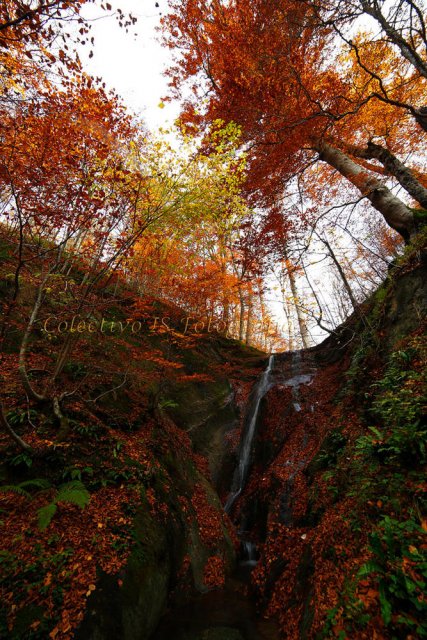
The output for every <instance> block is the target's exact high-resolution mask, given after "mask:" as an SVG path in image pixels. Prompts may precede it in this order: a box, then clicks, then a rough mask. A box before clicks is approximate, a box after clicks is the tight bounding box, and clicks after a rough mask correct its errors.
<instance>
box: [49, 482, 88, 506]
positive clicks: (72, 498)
mask: <svg viewBox="0 0 427 640" xmlns="http://www.w3.org/2000/svg"><path fill="white" fill-rule="evenodd" d="M89 500H90V493H89V491H88V490H87V489H86V487H85V486H84V484H83V483H82V482H78V481H73V482H67V483H66V484H62V485H61V486H60V487H59V488H58V493H57V494H56V496H55V499H54V503H55V504H57V503H58V502H70V503H71V504H75V505H77V506H78V507H80V509H84V508H85V507H86V506H87V505H88V504H89Z"/></svg>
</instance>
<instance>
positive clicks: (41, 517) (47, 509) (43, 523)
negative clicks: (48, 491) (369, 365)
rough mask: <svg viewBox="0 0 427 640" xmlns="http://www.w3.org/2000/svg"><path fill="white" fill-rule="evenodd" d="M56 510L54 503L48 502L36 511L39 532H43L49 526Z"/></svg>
mask: <svg viewBox="0 0 427 640" xmlns="http://www.w3.org/2000/svg"><path fill="white" fill-rule="evenodd" d="M57 508H58V507H57V506H56V504H55V503H54V502H50V503H49V504H46V505H45V506H44V507H42V508H41V509H39V510H38V511H37V516H38V526H39V529H40V530H41V531H44V530H45V529H47V527H48V526H49V525H50V523H51V521H52V518H53V516H54V515H55V513H56V510H57Z"/></svg>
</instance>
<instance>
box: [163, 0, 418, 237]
mask: <svg viewBox="0 0 427 640" xmlns="http://www.w3.org/2000/svg"><path fill="white" fill-rule="evenodd" d="M164 30H165V33H166V40H167V42H168V44H169V46H171V47H172V48H175V49H176V51H177V52H179V53H178V54H177V64H176V66H175V67H174V68H173V69H171V71H170V75H171V84H172V87H173V88H174V89H175V90H176V92H177V93H178V94H179V91H180V90H181V89H182V88H183V87H185V86H187V85H190V86H192V88H193V90H194V95H195V96H196V99H195V100H192V99H191V98H186V100H185V102H184V108H183V119H184V120H185V121H186V122H192V123H194V124H195V125H198V126H200V125H202V124H203V123H206V122H209V121H210V120H212V119H213V118H217V117H221V118H223V119H224V120H225V121H229V120H233V121H235V122H237V123H239V124H241V125H242V128H243V135H244V140H245V142H246V144H247V146H248V149H249V153H248V164H249V170H250V175H251V179H250V183H249V184H248V189H249V191H250V193H251V195H252V198H253V201H254V202H256V203H257V204H259V203H262V204H271V203H272V202H274V201H277V198H280V197H281V196H282V195H283V190H284V185H286V184H287V183H288V182H289V180H290V179H291V178H292V177H293V176H294V175H296V174H298V173H300V172H301V171H304V169H305V168H306V167H307V166H311V165H312V164H313V163H315V162H318V161H319V160H320V161H323V162H325V163H327V164H328V165H329V166H330V167H332V168H333V169H334V170H335V171H336V172H337V173H338V174H339V175H340V176H341V178H344V179H345V180H346V181H347V183H349V184H350V185H351V186H352V188H353V189H355V190H356V192H358V193H359V195H360V197H361V198H366V199H367V200H368V201H369V202H370V203H371V205H372V206H373V207H374V208H375V209H376V210H377V211H379V212H380V213H381V215H382V216H383V217H384V218H385V220H386V221H387V223H388V224H389V225H390V226H391V227H393V228H394V229H396V230H397V231H399V233H401V234H402V235H403V236H405V237H406V238H408V237H409V235H410V234H411V233H412V231H413V228H414V213H413V210H412V209H411V207H410V206H408V204H407V203H406V202H405V201H403V200H401V199H400V198H399V197H398V196H396V195H395V194H394V193H393V191H392V190H391V189H390V181H389V180H386V179H385V178H384V173H382V168H380V170H379V171H378V165H377V164H376V162H374V163H373V164H372V163H371V166H369V167H368V165H367V164H366V163H365V162H363V160H362V158H361V157H360V154H358V153H357V151H355V152H354V153H353V149H352V145H355V144H356V143H357V146H360V140H363V139H364V138H365V140H366V137H365V136H366V133H365V127H366V125H368V126H369V127H370V128H371V129H373V133H372V134H371V135H370V136H369V137H368V140H367V142H368V143H369V142H370V141H372V143H374V140H373V138H374V137H375V136H378V135H379V136H380V137H382V136H384V133H383V132H384V130H385V129H386V132H385V136H386V138H385V140H386V144H387V145H388V148H387V149H386V151H387V150H388V151H389V154H388V160H387V164H388V167H387V174H386V175H387V176H388V175H389V172H391V169H390V167H391V166H392V165H393V166H394V167H395V168H396V167H397V165H398V163H397V162H395V160H396V159H397V157H398V155H399V153H400V152H401V151H402V140H401V139H400V140H399V144H397V142H396V136H397V132H398V131H399V127H400V125H401V123H402V121H404V124H405V129H406V130H408V129H410V128H411V126H412V125H411V123H409V122H408V118H409V116H406V115H405V113H404V112H402V110H401V109H400V108H399V106H396V105H394V104H392V103H391V101H390V102H389V103H388V104H387V107H388V108H387V111H386V112H384V103H383V102H381V101H380V100H379V99H376V100H374V98H376V95H375V94H378V95H379V94H380V93H381V88H380V87H381V83H382V84H383V85H384V83H386V84H387V89H388V92H389V93H392V94H393V95H394V97H395V99H396V100H395V101H396V102H402V103H403V102H405V103H406V102H410V101H413V100H414V99H415V96H419V95H420V91H421V89H422V85H421V84H420V82H419V80H418V78H417V77H415V76H413V77H411V76H410V75H409V76H408V74H407V72H406V70H405V68H404V66H402V65H399V67H398V70H397V71H393V68H394V69H396V63H395V60H396V58H395V55H394V52H393V49H392V48H391V47H390V46H389V45H388V44H387V43H386V44H385V45H381V43H378V47H376V49H375V55H376V56H377V58H376V60H375V69H376V71H375V73H376V76H375V75H374V76H372V75H371V74H368V75H369V78H368V80H366V79H365V81H364V84H363V86H362V85H360V86H359V87H358V86H357V85H355V83H354V81H353V76H354V73H355V72H354V69H353V70H352V68H351V65H350V68H347V65H344V66H343V67H342V71H341V73H339V72H338V71H337V66H338V58H337V43H336V39H335V33H334V30H333V28H332V26H331V25H330V24H328V23H324V22H322V21H320V20H319V19H318V12H317V9H316V7H314V6H312V5H311V4H310V3H305V2H303V3H301V2H289V1H287V0H286V1H285V0H283V1H280V2H275V3H273V4H272V3H267V2H265V1H264V0H259V1H257V2H253V3H247V2H237V1H236V2H231V3H222V2H220V1H217V2H214V3H204V2H202V3H199V2H198V3H196V2H193V1H192V0H188V1H187V2H184V3H179V4H175V5H173V7H172V12H171V14H170V15H169V16H167V17H166V18H165V20H164ZM380 45H381V46H380ZM353 54H354V55H356V54H355V52H354V51H353ZM381 56H382V57H381ZM384 56H385V62H384ZM393 61H394V62H393ZM383 63H384V64H385V67H384V66H383V67H382V66H381V65H383ZM408 64H409V63H408ZM360 70H361V71H360ZM377 71H378V73H377ZM358 73H366V72H365V71H364V69H363V65H362V66H360V65H359V66H358ZM202 77H204V81H202V80H201V78H202ZM373 85H376V86H373ZM205 92H207V96H208V99H206V98H204V97H203V96H202V93H205ZM185 95H188V94H185ZM205 105H206V106H205ZM405 117H406V121H405ZM383 124H384V126H382V125H383ZM413 126H416V125H413ZM389 128H391V129H393V130H394V131H395V132H396V135H395V136H389V135H388V133H387V130H388V129H389ZM378 129H380V133H378ZM414 138H415V134H414V133H413V134H412V139H414ZM406 149H407V147H406ZM368 153H370V154H371V157H373V156H374V154H376V155H377V157H375V160H378V159H379V157H380V155H381V154H380V153H379V152H377V150H376V149H375V148H374V147H373V145H372V144H371V147H370V151H369V152H368V151H367V152H366V154H368ZM385 155H387V153H385ZM381 157H382V160H384V161H385V156H384V155H381ZM382 160H381V159H380V160H379V162H382ZM385 162H386V161H385ZM400 162H401V164H403V162H402V161H400ZM399 167H400V165H399ZM400 168H402V167H400ZM405 170H406V168H405ZM408 172H410V170H409V169H408ZM396 173H399V170H397V171H395V172H394V173H393V175H395V174H396ZM412 176H413V178H414V180H415V181H416V182H418V183H419V184H418V185H417V186H422V184H421V181H420V180H417V176H416V175H415V173H414V172H412ZM401 184H402V182H401ZM402 186H404V185H403V184H402ZM407 187H408V182H406V186H404V188H405V190H408V193H409V189H407ZM413 193H414V191H412V193H411V195H412V196H413ZM420 193H424V192H423V190H422V189H420ZM420 197H421V196H420Z"/></svg>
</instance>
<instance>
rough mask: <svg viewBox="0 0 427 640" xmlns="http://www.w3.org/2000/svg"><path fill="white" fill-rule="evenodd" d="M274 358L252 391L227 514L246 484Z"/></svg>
mask: <svg viewBox="0 0 427 640" xmlns="http://www.w3.org/2000/svg"><path fill="white" fill-rule="evenodd" d="M273 361H274V356H270V358H269V360H268V366H267V369H266V370H265V371H264V373H263V374H262V376H261V377H260V379H259V380H258V383H257V385H256V387H255V390H254V396H253V402H252V404H251V411H250V413H249V415H248V422H249V424H248V426H247V428H246V429H245V430H244V432H243V436H242V440H241V443H240V451H239V465H238V466H237V468H236V471H235V472H234V476H233V484H232V491H231V493H230V495H229V496H228V498H227V501H226V503H225V506H224V509H225V511H226V512H227V513H229V512H230V510H231V507H232V506H233V504H234V503H235V501H236V500H237V498H238V497H239V495H240V494H241V493H242V491H243V488H244V486H245V483H246V478H247V475H248V470H249V464H250V460H251V449H252V441H253V437H254V435H255V427H256V422H257V418H258V413H259V407H260V404H261V400H262V399H263V397H264V396H265V394H266V393H267V391H268V386H269V382H270V372H271V369H272V367H273Z"/></svg>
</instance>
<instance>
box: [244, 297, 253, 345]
mask: <svg viewBox="0 0 427 640" xmlns="http://www.w3.org/2000/svg"><path fill="white" fill-rule="evenodd" d="M248 295H249V302H248V314H247V317H246V338H245V342H246V344H247V345H250V343H251V339H252V311H253V303H252V295H251V294H250V293H249V294H248Z"/></svg>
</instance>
